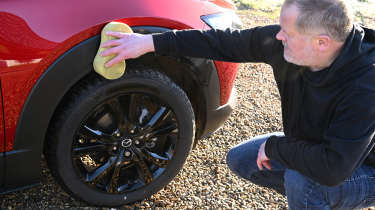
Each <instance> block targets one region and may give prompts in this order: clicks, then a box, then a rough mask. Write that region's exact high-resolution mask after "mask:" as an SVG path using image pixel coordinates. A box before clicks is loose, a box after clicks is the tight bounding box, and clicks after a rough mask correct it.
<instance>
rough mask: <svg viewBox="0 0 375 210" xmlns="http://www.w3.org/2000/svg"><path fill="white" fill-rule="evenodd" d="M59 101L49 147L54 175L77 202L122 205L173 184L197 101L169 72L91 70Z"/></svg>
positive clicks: (192, 127)
mask: <svg viewBox="0 0 375 210" xmlns="http://www.w3.org/2000/svg"><path fill="white" fill-rule="evenodd" d="M64 100H65V101H66V102H65V103H63V104H62V105H60V106H59V108H58V111H57V113H56V114H55V116H54V119H53V122H52V125H51V126H50V128H49V132H48V137H47V146H46V148H45V153H46V156H47V162H48V165H49V166H50V168H51V171H52V173H53V175H54V176H55V177H56V179H57V180H58V181H59V183H60V184H61V185H62V186H63V188H64V189H65V190H66V191H67V192H69V193H70V194H71V195H73V196H74V197H75V198H78V199H79V200H83V201H85V202H87V203H89V204H92V205H96V206H120V205H124V204H128V203H132V202H134V201H137V200H142V199H145V198H146V197H148V196H151V195H152V194H154V193H156V192H157V191H159V190H160V189H162V188H163V187H164V186H165V185H167V184H168V183H169V182H170V181H171V180H172V179H173V178H174V177H175V176H176V174H177V173H178V172H179V171H180V169H181V168H182V166H183V164H184V162H185V160H186V158H187V156H188V154H189V152H190V150H191V146H192V142H193V139H194V131H195V123H194V113H193V110H192V106H191V104H190V102H189V100H188V98H187V96H186V94H185V93H184V91H183V90H181V88H179V87H178V86H177V85H176V84H175V83H174V82H172V81H171V80H170V79H169V78H168V77H167V76H165V75H164V74H162V73H160V72H157V71H152V70H143V71H131V70H128V72H127V73H126V74H125V76H124V77H122V78H120V79H118V80H112V81H111V80H105V79H103V78H101V77H99V76H97V75H90V76H89V77H88V78H87V79H85V80H84V81H81V82H80V83H79V84H78V85H76V86H75V87H74V88H73V89H72V90H71V91H70V93H68V96H67V97H65V98H64Z"/></svg>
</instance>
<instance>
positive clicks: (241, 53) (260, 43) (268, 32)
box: [101, 25, 282, 67]
mask: <svg viewBox="0 0 375 210" xmlns="http://www.w3.org/2000/svg"><path fill="white" fill-rule="evenodd" d="M279 30H280V27H279V26H278V25H272V26H265V27H256V28H252V29H246V30H235V31H231V30H225V31H222V30H208V31H202V30H182V31H175V30H174V31H169V32H165V33H161V34H153V35H142V34H124V33H116V32H108V33H107V34H108V35H111V36H115V37H117V38H119V39H117V40H111V41H108V42H106V43H104V44H103V45H102V47H112V48H110V49H108V50H105V51H104V52H103V53H102V54H101V55H102V56H108V55H111V54H117V56H116V57H115V58H114V59H112V60H111V61H110V62H108V63H107V67H109V66H111V65H113V64H115V63H117V62H120V61H121V60H124V59H129V58H136V57H138V56H140V55H143V54H145V53H148V52H155V53H156V54H159V55H172V56H190V57H200V58H208V59H214V60H221V61H230V62H266V63H267V61H268V60H269V59H271V58H272V56H273V54H279V53H282V52H281V51H280V50H281V49H282V48H281V47H282V45H281V43H280V41H277V40H276V38H275V36H276V34H277V32H278V31H279ZM276 48H277V49H276Z"/></svg>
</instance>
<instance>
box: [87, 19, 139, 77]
mask: <svg viewBox="0 0 375 210" xmlns="http://www.w3.org/2000/svg"><path fill="white" fill-rule="evenodd" d="M107 31H116V32H124V33H133V31H132V29H131V28H130V27H129V26H128V25H127V24H125V23H120V22H110V23H108V24H107V25H105V26H104V28H103V29H102V32H101V40H100V46H101V45H102V44H103V43H104V42H106V41H108V40H112V39H117V38H116V37H113V36H108V35H106V32H107ZM105 49H106V48H103V47H99V49H98V52H97V53H96V56H95V58H94V62H93V67H94V70H95V71H96V72H97V73H98V74H100V75H102V76H103V77H104V78H106V79H118V78H120V77H121V76H122V75H123V74H124V72H125V67H126V63H125V61H121V62H120V63H117V64H115V65H113V66H111V67H109V68H106V67H105V66H104V64H105V63H107V62H108V61H109V60H111V59H112V58H114V57H116V55H111V56H105V57H102V56H100V53H101V52H102V51H104V50H105Z"/></svg>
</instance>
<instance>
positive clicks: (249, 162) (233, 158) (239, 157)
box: [227, 132, 375, 210]
mask: <svg viewBox="0 0 375 210" xmlns="http://www.w3.org/2000/svg"><path fill="white" fill-rule="evenodd" d="M272 135H276V136H282V135H284V134H283V133H281V132H277V133H271V134H267V135H262V136H257V137H255V138H253V139H250V140H248V141H245V142H243V143H241V144H239V145H237V146H235V147H233V148H232V149H231V150H230V151H229V152H228V154H227V164H228V167H229V168H230V170H232V171H233V172H234V173H235V174H236V175H238V176H240V177H242V178H245V179H247V180H249V181H251V182H253V183H254V184H257V185H260V186H263V187H269V188H272V189H274V190H276V191H278V192H280V193H282V194H284V195H286V196H287V200H288V206H289V208H290V209H291V210H294V209H357V208H366V207H369V206H374V205H375V168H373V167H370V166H366V165H362V166H361V167H359V168H358V169H356V170H355V171H354V172H353V174H352V176H351V177H349V178H347V179H346V180H345V181H344V182H343V183H342V184H340V185H337V186H333V187H328V186H325V185H320V184H319V183H317V182H315V181H313V180H311V179H310V178H308V177H305V176H303V175H302V174H300V173H298V172H297V171H294V170H291V169H288V168H285V167H284V166H282V165H281V164H280V163H279V162H277V161H275V160H271V164H272V169H271V170H268V169H265V168H264V169H263V171H260V170H259V169H258V166H257V164H256V160H257V155H258V149H259V147H260V145H261V144H262V143H263V142H265V141H266V140H267V139H268V138H269V137H270V136H272Z"/></svg>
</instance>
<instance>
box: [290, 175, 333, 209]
mask: <svg viewBox="0 0 375 210" xmlns="http://www.w3.org/2000/svg"><path fill="white" fill-rule="evenodd" d="M284 185H285V191H286V196H287V199H288V205H289V208H290V209H310V208H311V209H327V208H328V209H329V205H328V204H327V201H326V200H325V199H324V196H323V194H322V188H321V185H319V184H318V183H316V182H314V181H312V180H311V179H310V178H308V177H306V176H304V175H302V174H300V173H299V172H297V171H294V170H290V169H287V170H285V174H284Z"/></svg>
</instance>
